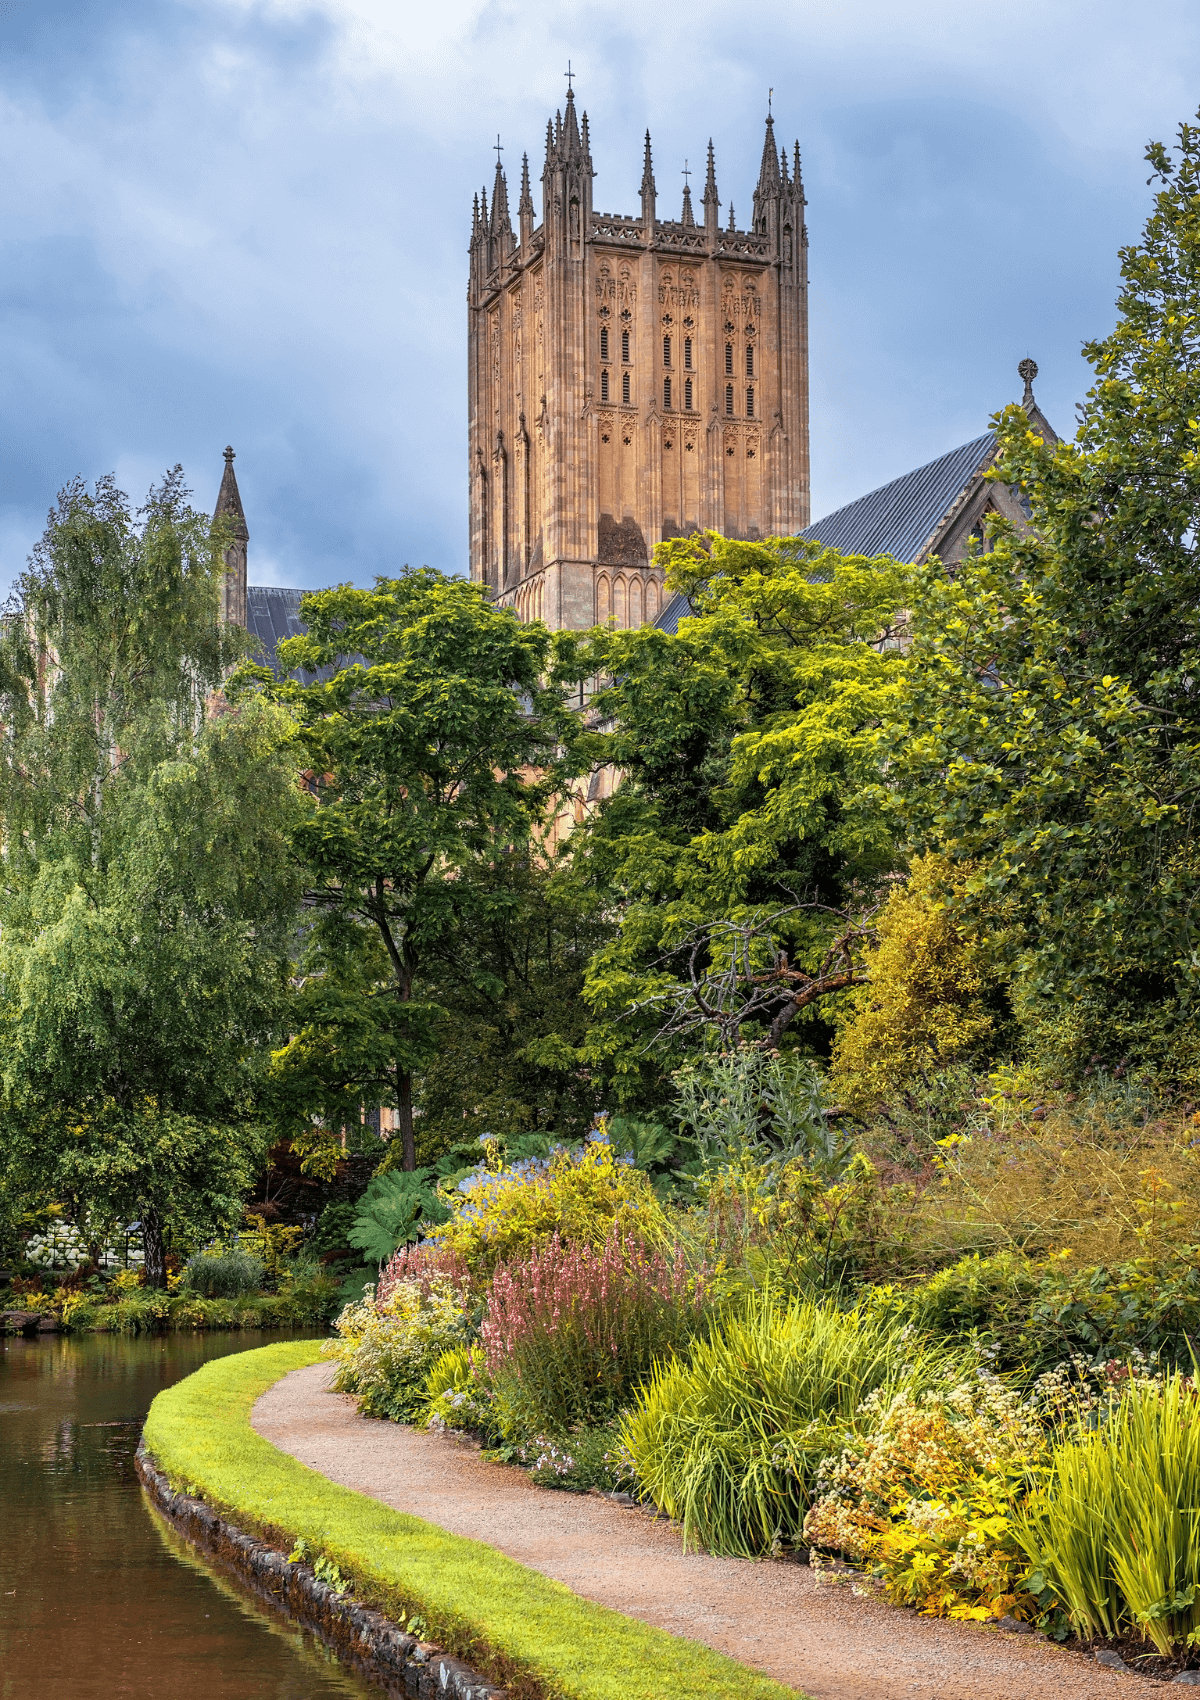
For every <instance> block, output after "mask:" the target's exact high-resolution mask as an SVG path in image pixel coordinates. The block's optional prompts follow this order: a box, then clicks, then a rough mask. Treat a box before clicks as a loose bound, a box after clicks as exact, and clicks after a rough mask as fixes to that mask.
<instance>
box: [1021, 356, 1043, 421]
mask: <svg viewBox="0 0 1200 1700" xmlns="http://www.w3.org/2000/svg"><path fill="white" fill-rule="evenodd" d="M1037 375H1038V369H1037V361H1036V360H1030V359H1029V357H1028V355H1027V356H1026V357H1025V359H1024V360H1022V361H1021V363H1020V365H1019V366H1018V367H1017V376H1018V377H1019V378H1023V379H1024V381H1025V394H1024V395H1023V396H1022V397H1021V406H1022V407H1024V408H1026V409H1029V408H1031V407H1034V406H1036V403H1035V402H1034V399H1033V380H1034V379H1035V378H1036V377H1037Z"/></svg>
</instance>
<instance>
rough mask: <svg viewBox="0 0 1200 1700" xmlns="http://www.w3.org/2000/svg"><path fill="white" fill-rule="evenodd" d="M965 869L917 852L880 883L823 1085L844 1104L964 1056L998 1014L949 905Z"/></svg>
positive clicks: (985, 1037) (988, 1036)
mask: <svg viewBox="0 0 1200 1700" xmlns="http://www.w3.org/2000/svg"><path fill="white" fill-rule="evenodd" d="M969 872H970V870H969V869H966V870H963V869H957V868H955V867H954V866H953V865H952V864H951V863H949V862H947V860H946V859H945V858H944V857H942V856H936V855H929V856H918V857H917V858H916V859H915V861H914V862H913V865H912V868H911V869H910V871H909V877H908V879H907V880H906V881H904V883H903V884H898V885H896V886H894V887H893V889H892V890H891V891H890V892H889V893H888V897H887V901H886V902H885V904H884V905H883V908H882V910H881V912H880V914H879V917H878V920H877V923H876V929H875V933H876V937H875V942H874V944H873V945H872V946H871V947H870V948H869V949H868V950H867V953H866V964H865V967H866V975H865V978H864V983H863V984H862V985H861V986H860V987H859V989H858V990H857V991H856V992H855V993H854V996H853V998H852V999H850V1000H848V1002H847V1006H846V1008H845V1012H844V1019H843V1022H842V1024H841V1027H840V1031H839V1033H838V1037H837V1042H836V1044H835V1046H834V1051H833V1059H832V1061H833V1069H832V1077H833V1086H832V1090H833V1091H834V1093H835V1094H836V1096H837V1097H838V1099H839V1101H840V1102H841V1103H843V1104H845V1105H846V1106H847V1107H848V1108H849V1109H850V1110H851V1112H852V1113H854V1114H863V1113H867V1112H869V1111H871V1110H873V1109H875V1108H876V1107H877V1105H878V1104H879V1103H880V1102H881V1101H882V1100H884V1099H885V1098H886V1097H887V1096H888V1094H889V1093H890V1092H892V1091H893V1090H894V1089H895V1088H896V1087H897V1086H899V1085H901V1084H902V1083H904V1082H906V1081H907V1080H909V1079H911V1078H912V1077H913V1076H914V1075H917V1074H921V1073H926V1074H937V1073H940V1072H941V1071H942V1070H944V1069H946V1068H947V1067H948V1066H949V1065H950V1064H953V1063H959V1062H961V1061H963V1059H964V1058H967V1057H970V1056H972V1055H973V1054H974V1053H976V1052H978V1051H979V1050H980V1049H981V1048H982V1047H984V1045H985V1044H986V1043H988V1042H989V1041H993V1040H994V1038H995V1034H996V1032H997V1029H998V1027H1000V1026H1002V1024H1003V1009H1002V1005H1001V998H1000V989H999V988H998V987H997V986H996V985H995V983H994V981H993V979H992V977H991V976H990V975H989V973H988V966H987V964H986V962H985V961H984V960H983V959H982V953H981V952H980V950H979V949H978V947H977V946H974V945H973V944H972V942H971V940H970V939H969V938H967V937H964V934H963V929H962V927H961V925H960V924H959V923H958V922H957V920H956V918H955V915H954V912H953V907H952V900H953V896H954V892H955V887H956V884H961V882H962V880H963V879H964V878H965V877H966V875H967V874H968V873H969Z"/></svg>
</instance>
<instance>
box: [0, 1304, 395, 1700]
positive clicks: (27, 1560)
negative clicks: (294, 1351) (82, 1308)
mask: <svg viewBox="0 0 1200 1700" xmlns="http://www.w3.org/2000/svg"><path fill="white" fill-rule="evenodd" d="M262 1340H263V1336H261V1335H257V1336H256V1335H196V1336H185V1337H172V1338H167V1339H161V1340H123V1339H116V1338H112V1337H109V1336H103V1335H101V1336H95V1337H91V1338H84V1339H81V1340H72V1339H59V1338H57V1337H50V1338H47V1337H46V1336H44V1335H43V1336H42V1338H41V1339H38V1340H20V1339H8V1340H4V1341H3V1350H2V1352H0V1697H2V1700H50V1697H51V1696H53V1700H93V1697H94V1700H117V1697H118V1696H119V1697H121V1700H152V1697H153V1700H162V1697H163V1696H168V1697H169V1700H333V1697H335V1696H337V1697H339V1700H348V1697H353V1700H378V1695H379V1690H377V1689H375V1688H373V1687H372V1686H371V1685H370V1684H368V1683H366V1682H363V1681H361V1680H360V1679H359V1678H358V1677H356V1676H355V1675H354V1674H353V1673H351V1672H349V1671H346V1670H344V1669H342V1668H341V1667H340V1666H339V1665H337V1664H336V1663H335V1662H334V1661H333V1660H332V1659H331V1658H330V1656H329V1655H328V1654H327V1653H326V1652H325V1650H324V1648H323V1647H322V1646H321V1645H320V1643H319V1642H316V1641H314V1640H313V1638H312V1637H310V1636H308V1635H307V1634H304V1633H302V1632H301V1631H299V1630H296V1629H294V1628H293V1627H292V1626H291V1625H289V1624H287V1623H286V1622H285V1621H282V1620H276V1619H275V1618H274V1617H273V1616H272V1615H271V1614H269V1613H268V1612H267V1611H266V1610H264V1609H263V1608H261V1607H260V1606H258V1605H257V1604H256V1603H255V1602H254V1601H253V1600H252V1599H251V1598H250V1596H249V1595H246V1594H243V1593H242V1592H241V1591H240V1590H239V1588H238V1587H237V1585H236V1584H235V1583H233V1582H231V1581H230V1580H229V1579H227V1578H226V1577H225V1576H224V1575H222V1574H220V1573H218V1572H215V1571H213V1570H210V1569H209V1567H208V1566H207V1565H206V1563H205V1562H204V1561H203V1560H202V1559H200V1558H199V1557H198V1556H197V1555H196V1554H195V1553H194V1552H193V1550H192V1549H191V1548H190V1547H188V1545H187V1544H186V1542H183V1541H181V1540H180V1538H179V1537H178V1536H177V1535H176V1534H175V1532H174V1531H173V1530H171V1529H169V1528H167V1527H166V1526H165V1525H164V1524H163V1522H162V1519H161V1518H159V1517H158V1516H157V1514H156V1513H154V1512H153V1510H152V1509H151V1508H150V1506H149V1505H148V1503H147V1501H146V1500H145V1498H144V1496H143V1494H142V1491H141V1488H140V1486H139V1484H138V1481H137V1478H136V1476H135V1474H134V1470H133V1459H134V1454H135V1452H136V1451H137V1443H138V1436H139V1434H140V1432H141V1425H142V1421H143V1419H144V1416H145V1413H146V1410H147V1409H148V1407H149V1404H150V1401H151V1400H152V1399H153V1397H154V1395H155V1393H157V1392H158V1390H159V1389H160V1388H162V1387H166V1386H168V1385H170V1383H171V1382H174V1381H178V1380H179V1379H180V1378H181V1377H182V1376H185V1375H188V1374H190V1373H191V1371H192V1370H193V1369H197V1368H198V1367H199V1366H200V1364H201V1363H203V1362H204V1361H205V1360H206V1359H207V1358H212V1357H223V1356H225V1355H226V1354H227V1353H229V1352H236V1351H242V1350H245V1349H246V1348H247V1347H250V1346H254V1345H258V1344H261V1343H262Z"/></svg>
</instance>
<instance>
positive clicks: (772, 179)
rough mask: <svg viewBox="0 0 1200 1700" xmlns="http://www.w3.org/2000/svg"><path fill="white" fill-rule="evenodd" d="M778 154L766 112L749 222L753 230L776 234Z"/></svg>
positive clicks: (769, 115)
mask: <svg viewBox="0 0 1200 1700" xmlns="http://www.w3.org/2000/svg"><path fill="white" fill-rule="evenodd" d="M781 190H782V185H781V183H780V180H779V155H778V154H777V153H776V151H775V120H774V119H773V118H772V116H771V114H770V113H769V112H768V113H767V133H766V135H765V136H764V138H763V152H762V165H761V166H760V167H759V172H758V187H757V188H756V189H755V191H754V211H753V213H752V215H751V224H752V226H753V228H754V230H755V232H756V233H757V234H758V235H760V236H762V235H770V236H777V235H778V231H779V218H778V213H779V196H780V193H781Z"/></svg>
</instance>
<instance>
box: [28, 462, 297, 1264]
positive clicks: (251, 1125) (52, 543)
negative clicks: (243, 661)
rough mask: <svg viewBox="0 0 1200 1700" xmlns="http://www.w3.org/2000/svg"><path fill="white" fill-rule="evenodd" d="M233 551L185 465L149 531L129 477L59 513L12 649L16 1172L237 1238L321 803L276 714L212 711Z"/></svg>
mask: <svg viewBox="0 0 1200 1700" xmlns="http://www.w3.org/2000/svg"><path fill="white" fill-rule="evenodd" d="M223 542H224V538H223V537H222V536H221V534H220V533H219V532H218V533H216V534H214V533H212V532H211V530H210V527H209V522H208V519H207V516H205V515H203V514H198V513H195V512H193V511H192V510H191V509H190V508H188V506H187V491H186V490H185V489H184V488H183V483H182V477H181V475H180V473H179V469H178V468H177V469H176V470H175V471H174V472H173V473H171V474H169V475H168V477H167V479H166V480H165V481H164V483H163V484H162V486H160V487H159V488H158V489H156V490H152V491H151V493H150V496H149V498H148V500H147V503H146V505H145V507H144V508H143V509H142V510H141V512H140V514H139V515H138V516H136V518H135V516H134V515H133V514H132V513H131V512H130V509H129V504H128V502H127V500H126V498H125V497H124V496H123V495H122V494H121V493H120V492H119V491H118V490H117V489H116V487H115V485H114V484H113V482H112V481H111V480H110V479H108V480H102V481H101V482H100V484H99V485H97V487H96V489H95V491H94V492H93V493H89V492H88V491H87V490H86V489H85V487H84V486H83V485H82V484H79V483H76V484H74V485H71V486H70V487H68V489H66V490H65V491H64V492H63V493H62V495H61V497H60V499H59V504H58V508H57V510H56V511H55V512H54V513H52V514H51V516H50V521H49V524H48V526H47V530H46V533H45V536H44V537H43V539H42V542H41V543H40V545H39V546H38V549H37V551H35V555H34V557H33V560H32V561H31V564H30V569H29V571H28V572H27V573H26V574H25V575H24V576H23V578H22V579H21V581H20V583H19V586H18V592H17V596H16V599H15V602H14V604H13V606H12V607H11V608H10V611H9V617H8V619H7V621H6V624H5V629H4V634H3V641H2V644H0V721H2V722H3V725H4V728H5V735H4V738H3V740H2V741H0V832H2V835H3V847H4V863H3V879H2V884H0V1026H2V1028H3V1033H4V1049H3V1064H2V1067H3V1073H2V1084H3V1114H4V1120H5V1141H4V1151H5V1162H6V1164H7V1166H8V1169H9V1172H10V1175H13V1174H15V1175H18V1176H21V1177H24V1178H25V1179H26V1181H28V1182H31V1183H33V1184H37V1185H40V1186H43V1187H50V1188H52V1189H54V1190H55V1191H57V1193H58V1195H59V1196H65V1197H68V1198H70V1199H73V1200H74V1201H75V1202H76V1204H77V1205H78V1207H79V1208H80V1209H81V1210H84V1211H91V1212H93V1213H98V1214H99V1215H101V1216H107V1217H110V1218H111V1217H122V1218H124V1219H125V1220H128V1219H129V1218H130V1216H133V1215H136V1216H137V1217H139V1218H140V1221H141V1225H142V1232H143V1237H144V1242H145V1254H146V1272H147V1279H148V1281H150V1282H151V1283H158V1284H161V1283H162V1282H163V1281H164V1280H165V1266H164V1265H165V1244H166V1236H167V1234H168V1232H169V1231H170V1229H171V1227H172V1225H174V1226H175V1227H176V1228H179V1227H181V1226H182V1227H183V1228H184V1229H185V1230H186V1231H188V1232H190V1233H193V1234H203V1233H206V1232H209V1233H211V1232H212V1231H213V1229H214V1228H216V1227H219V1226H221V1225H222V1224H224V1223H226V1222H228V1221H229V1220H230V1219H232V1218H235V1217H236V1216H237V1214H238V1213H239V1210H240V1203H239V1200H240V1196H241V1194H242V1193H243V1192H244V1191H245V1189H246V1188H248V1186H249V1184H250V1182H251V1180H252V1178H253V1169H254V1165H255V1162H256V1161H257V1158H258V1155H259V1153H260V1146H261V1133H260V1131H259V1128H258V1125H257V1122H256V1119H255V1115H254V1108H255V1102H254V1100H255V1084H256V1078H257V1074H258V1071H259V1068H260V1066H261V1065H262V1064H264V1063H265V1060H266V1055H267V1047H268V1043H269V1041H270V1040H271V1038H272V1037H274V1035H275V1033H276V1032H277V1022H278V1019H279V1016H280V1012H281V1008H282V1004H283V997H284V991H285V987H286V979H287V959H288V953H287V946H288V942H289V932H290V928H291V926H292V924H293V920H294V915H295V909H296V899H297V896H298V885H297V880H296V873H295V868H294V865H293V864H292V863H291V862H290V860H289V856H288V840H289V837H290V834H291V831H292V830H293V828H294V825H295V819H296V816H297V815H298V813H300V812H302V811H303V808H304V804H303V801H302V799H301V797H300V794H299V792H298V790H297V787H296V784H295V776H294V768H293V767H292V765H291V764H290V762H289V760H288V755H287V742H288V737H289V730H290V729H289V727H288V725H287V723H286V720H285V718H284V717H282V716H281V715H280V713H279V711H278V710H276V709H272V708H269V707H268V706H267V705H265V704H257V705H256V704H248V705H246V706H245V707H244V708H242V709H241V710H238V711H236V712H235V711H223V710H225V708H226V705H224V704H223V701H222V699H221V698H220V697H219V695H217V696H214V695H213V693H214V692H216V690H217V687H218V686H219V685H220V683H221V679H222V676H223V673H224V671H225V669H226V667H227V666H228V665H229V663H230V662H231V661H232V660H233V659H234V658H235V657H236V655H237V653H238V651H239V648H240V647H241V645H240V643H239V640H238V637H237V634H234V633H230V632H229V631H227V630H226V629H225V628H223V627H222V626H221V624H220V622H219V619H218V599H217V587H218V580H219V574H220V572H221V567H222V561H221V549H222V545H223Z"/></svg>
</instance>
